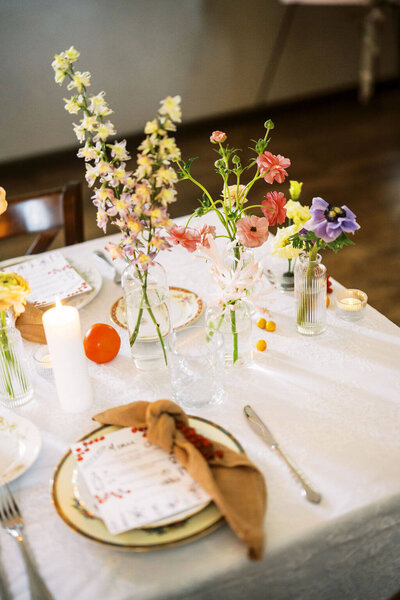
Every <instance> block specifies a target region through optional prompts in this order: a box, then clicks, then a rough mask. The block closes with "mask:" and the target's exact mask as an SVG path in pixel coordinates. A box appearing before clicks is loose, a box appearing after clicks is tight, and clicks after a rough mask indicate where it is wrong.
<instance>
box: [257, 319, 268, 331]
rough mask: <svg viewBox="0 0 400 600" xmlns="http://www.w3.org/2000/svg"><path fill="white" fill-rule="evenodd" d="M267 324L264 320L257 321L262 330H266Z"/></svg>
mask: <svg viewBox="0 0 400 600" xmlns="http://www.w3.org/2000/svg"><path fill="white" fill-rule="evenodd" d="M266 324H267V321H266V320H265V319H263V318H261V319H258V321H257V327H259V328H260V329H265V326H266Z"/></svg>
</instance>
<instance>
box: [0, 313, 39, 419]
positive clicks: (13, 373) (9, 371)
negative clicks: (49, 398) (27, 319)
mask: <svg viewBox="0 0 400 600" xmlns="http://www.w3.org/2000/svg"><path fill="white" fill-rule="evenodd" d="M32 397H33V388H32V383H31V380H30V368H29V363H28V358H27V355H26V353H25V350H24V346H23V343H22V337H21V334H20V332H19V331H18V329H16V328H15V327H12V326H9V325H7V326H6V327H0V402H1V403H2V404H3V405H4V406H7V408H15V407H17V406H22V405H23V404H26V403H27V402H29V401H30V400H31V399H32Z"/></svg>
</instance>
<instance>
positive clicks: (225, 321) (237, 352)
mask: <svg viewBox="0 0 400 600" xmlns="http://www.w3.org/2000/svg"><path fill="white" fill-rule="evenodd" d="M206 324H207V327H208V328H209V329H210V331H211V332H212V330H213V329H215V330H217V331H219V332H220V333H222V336H223V354H224V364H225V366H226V367H231V366H233V365H245V364H247V363H248V362H250V360H251V358H252V349H251V330H252V320H251V315H250V309H249V306H248V304H247V303H246V302H243V301H242V300H236V302H235V303H234V304H226V305H225V306H224V307H220V306H211V307H209V308H207V311H206Z"/></svg>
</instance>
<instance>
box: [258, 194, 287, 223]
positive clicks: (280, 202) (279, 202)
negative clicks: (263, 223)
mask: <svg viewBox="0 0 400 600" xmlns="http://www.w3.org/2000/svg"><path fill="white" fill-rule="evenodd" d="M285 204H286V198H285V196H284V194H282V192H268V194H267V195H266V196H265V200H263V201H262V202H261V210H262V212H263V214H264V217H265V218H266V219H268V221H269V224H270V225H282V224H283V223H284V222H285V219H286V208H285Z"/></svg>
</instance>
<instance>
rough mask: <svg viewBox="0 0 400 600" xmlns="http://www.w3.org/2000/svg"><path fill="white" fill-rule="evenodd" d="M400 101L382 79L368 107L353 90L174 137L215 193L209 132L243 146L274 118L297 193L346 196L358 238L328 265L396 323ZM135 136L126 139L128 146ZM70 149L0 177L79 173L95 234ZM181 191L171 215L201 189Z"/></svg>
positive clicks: (13, 184) (44, 184)
mask: <svg viewBox="0 0 400 600" xmlns="http://www.w3.org/2000/svg"><path fill="white" fill-rule="evenodd" d="M399 107H400V88H399V87H396V86H385V87H384V88H382V89H381V90H379V91H378V93H377V94H376V96H375V99H374V101H373V103H372V104H371V105H370V106H368V107H367V108H365V107H360V105H359V104H358V103H357V100H356V93H344V94H338V95H335V96H330V97H326V98H323V99H319V100H312V101H309V102H302V103H299V104H291V105H286V106H276V107H270V108H268V107H264V108H262V109H257V110H254V111H253V112H251V113H246V114H244V113H240V114H237V115H231V116H229V117H224V118H214V119H211V120H208V121H203V122H199V123H197V124H191V125H184V126H182V127H181V128H180V131H179V132H178V136H177V140H178V143H179V145H180V147H181V149H182V154H183V156H184V157H186V158H187V157H191V156H199V157H200V160H199V161H196V163H195V164H194V166H193V172H194V174H196V176H198V178H200V179H201V180H202V182H203V183H204V184H205V185H206V186H207V187H208V188H209V189H210V191H211V192H212V193H213V194H214V195H219V193H220V188H221V182H220V180H219V178H218V177H217V176H216V175H215V173H214V171H213V161H214V160H215V156H216V155H215V154H214V153H213V151H212V147H211V144H209V143H208V138H209V135H210V132H211V131H213V130H215V129H220V130H223V131H226V132H227V133H228V136H229V141H230V144H231V145H234V146H236V147H241V148H243V149H246V148H247V147H248V146H249V139H250V138H258V137H260V136H261V135H263V131H264V130H263V123H264V121H265V120H266V119H267V118H271V119H272V120H273V121H274V123H275V130H274V131H273V132H272V133H273V137H272V141H271V144H270V148H269V149H270V150H271V151H272V152H273V153H275V154H278V153H279V154H282V155H284V156H286V157H289V158H290V159H291V161H292V166H291V168H290V169H289V175H290V178H291V179H297V180H300V181H303V182H304V186H303V195H302V200H303V202H304V203H310V202H311V199H312V198H313V196H322V197H323V198H324V199H325V200H327V201H328V202H330V203H332V204H338V205H342V204H346V205H347V206H349V208H351V210H353V212H355V213H356V215H357V217H358V222H359V223H360V225H361V230H360V231H359V232H357V234H356V236H355V241H356V243H357V244H356V246H354V247H350V248H345V249H344V250H342V252H341V253H339V254H338V255H337V256H335V255H333V254H332V253H329V251H326V252H325V254H324V263H325V264H326V265H327V267H328V271H329V273H330V274H331V275H332V276H333V277H334V278H336V279H338V280H339V281H341V282H342V283H343V284H344V285H345V286H347V287H355V288H359V289H362V290H364V291H366V292H367V294H368V296H369V300H370V303H371V304H372V305H373V306H374V307H375V308H377V309H378V310H380V311H381V312H382V313H384V314H385V315H386V316H387V317H388V318H389V319H391V320H392V321H394V322H395V323H397V324H398V325H400V301H399V298H400V275H399V273H400V244H399V241H400V240H399V231H400V228H399V224H400V109H399ZM151 116H152V115H151V114H149V118H151ZM60 118H65V119H68V118H70V115H68V114H67V113H65V114H63V108H62V103H61V104H60ZM141 137H142V136H139V137H138V136H133V137H132V138H131V139H129V140H128V146H129V148H130V150H131V153H132V154H134V148H135V146H136V145H137V144H138V142H139V141H140V139H141ZM72 140H73V134H72V126H71V141H72ZM75 154H76V152H75V151H74V150H71V151H68V152H62V153H59V154H54V155H50V156H46V157H38V158H35V159H32V160H26V161H19V162H15V163H9V164H3V165H0V185H2V186H3V187H4V188H6V190H7V192H8V195H9V197H12V195H13V194H19V193H22V192H28V191H35V190H42V189H45V188H51V187H54V186H58V185H61V184H63V183H64V182H66V181H67V180H72V179H75V180H82V181H83V189H84V197H85V231H86V237H87V238H88V239H89V238H93V237H98V236H99V234H100V231H99V230H98V229H97V228H96V225H95V212H94V209H93V207H92V206H91V203H90V192H89V190H88V189H87V186H86V184H85V182H84V177H83V173H84V167H83V161H81V160H80V159H78V158H77V157H76V156H75ZM244 155H248V152H247V151H245V152H244ZM259 183H260V185H259V186H258V187H257V188H256V189H255V191H254V194H253V195H252V197H251V200H252V201H253V202H254V203H255V204H257V203H259V201H260V200H261V199H262V197H263V194H265V193H266V192H267V191H270V190H271V187H272V186H268V185H266V184H265V183H264V182H263V181H261V182H259ZM287 188H288V184H286V183H285V184H284V185H283V186H277V187H276V188H275V189H281V190H282V191H287ZM272 189H274V188H272ZM178 191H179V199H178V202H177V203H176V204H174V205H173V206H172V211H171V212H172V215H173V216H178V215H182V214H186V213H188V212H190V211H191V210H192V208H193V207H195V206H196V198H197V197H198V194H197V190H195V189H194V188H193V187H191V185H190V184H188V183H187V182H183V183H182V184H179V187H178ZM60 243H62V242H61V241H60ZM21 252H23V250H21V248H20V247H18V246H16V243H14V242H13V243H10V242H8V243H4V242H2V243H1V244H0V258H1V259H4V258H9V257H12V256H15V255H17V254H20V253H21Z"/></svg>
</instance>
